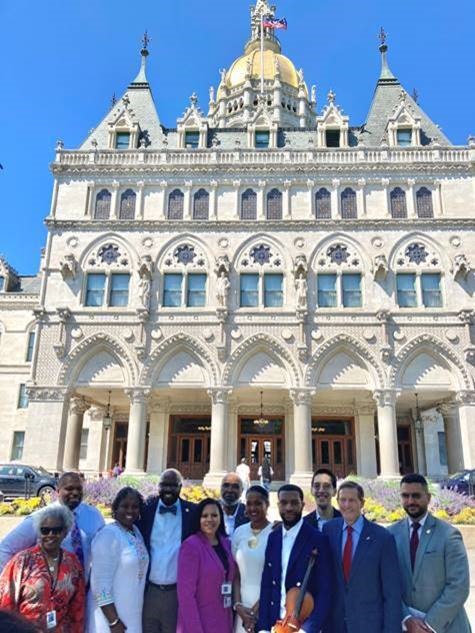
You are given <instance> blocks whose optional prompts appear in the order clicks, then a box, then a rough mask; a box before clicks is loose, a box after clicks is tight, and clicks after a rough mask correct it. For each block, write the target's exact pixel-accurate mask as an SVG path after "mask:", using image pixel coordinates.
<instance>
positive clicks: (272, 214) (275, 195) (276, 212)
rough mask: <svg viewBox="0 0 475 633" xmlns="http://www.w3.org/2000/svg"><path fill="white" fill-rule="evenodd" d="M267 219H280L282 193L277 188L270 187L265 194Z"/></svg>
mask: <svg viewBox="0 0 475 633" xmlns="http://www.w3.org/2000/svg"><path fill="white" fill-rule="evenodd" d="M266 216H267V219H268V220H282V193H281V192H280V191H279V190H278V189H271V190H270V191H269V193H268V194H267V213H266Z"/></svg>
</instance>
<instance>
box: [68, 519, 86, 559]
mask: <svg viewBox="0 0 475 633" xmlns="http://www.w3.org/2000/svg"><path fill="white" fill-rule="evenodd" d="M71 545H72V546H73V552H74V553H75V554H76V556H77V557H78V559H79V562H80V563H81V566H82V567H83V568H84V550H83V548H82V539H81V532H80V530H79V527H78V523H77V517H76V515H74V525H73V527H72V528H71Z"/></svg>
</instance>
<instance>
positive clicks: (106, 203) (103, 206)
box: [94, 189, 112, 220]
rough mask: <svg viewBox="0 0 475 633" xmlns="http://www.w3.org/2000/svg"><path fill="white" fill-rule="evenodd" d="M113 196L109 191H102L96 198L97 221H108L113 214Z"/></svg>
mask: <svg viewBox="0 0 475 633" xmlns="http://www.w3.org/2000/svg"><path fill="white" fill-rule="evenodd" d="M111 199H112V195H111V193H110V191H107V189H102V190H101V191H99V193H98V194H97V196H96V206H95V209H94V218H95V219H96V220H108V219H109V217H110V212H111Z"/></svg>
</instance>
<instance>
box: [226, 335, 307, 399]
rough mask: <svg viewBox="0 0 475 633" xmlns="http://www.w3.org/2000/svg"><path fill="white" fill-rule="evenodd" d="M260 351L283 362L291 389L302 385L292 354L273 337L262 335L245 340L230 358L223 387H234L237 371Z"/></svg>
mask: <svg viewBox="0 0 475 633" xmlns="http://www.w3.org/2000/svg"><path fill="white" fill-rule="evenodd" d="M258 351H263V352H267V353H268V354H269V355H270V356H271V357H273V358H275V359H276V360H277V361H279V363H282V362H283V364H284V367H285V369H286V371H287V374H288V376H289V379H290V380H289V382H290V384H289V387H298V386H299V385H300V370H299V367H298V365H297V363H296V362H295V359H294V358H293V356H292V354H291V353H290V352H289V351H288V350H287V349H286V348H285V347H284V346H283V345H281V343H279V341H278V340H277V339H276V338H274V337H273V336H270V335H269V334H262V333H260V334H255V335H254V336H250V337H249V338H247V339H245V340H244V341H243V342H242V343H241V344H240V345H239V346H238V347H237V348H236V349H235V350H234V352H233V353H232V354H231V356H230V357H229V358H228V360H227V362H226V365H225V366H224V369H223V381H222V382H223V386H226V387H232V386H233V379H234V377H235V375H236V373H237V371H238V370H239V369H240V368H241V367H242V366H243V365H244V363H245V362H246V360H248V359H249V358H250V357H251V356H253V355H254V354H255V353H256V352H258Z"/></svg>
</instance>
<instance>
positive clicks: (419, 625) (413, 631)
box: [404, 617, 432, 633]
mask: <svg viewBox="0 0 475 633" xmlns="http://www.w3.org/2000/svg"><path fill="white" fill-rule="evenodd" d="M404 624H405V626H406V630H407V632H408V633H431V631H432V629H431V628H430V627H428V626H427V624H426V623H425V622H424V620H420V619H419V618H413V617H410V618H408V619H407V620H405V622H404Z"/></svg>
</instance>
